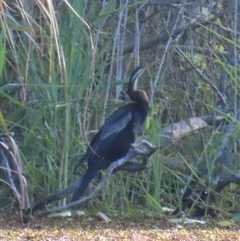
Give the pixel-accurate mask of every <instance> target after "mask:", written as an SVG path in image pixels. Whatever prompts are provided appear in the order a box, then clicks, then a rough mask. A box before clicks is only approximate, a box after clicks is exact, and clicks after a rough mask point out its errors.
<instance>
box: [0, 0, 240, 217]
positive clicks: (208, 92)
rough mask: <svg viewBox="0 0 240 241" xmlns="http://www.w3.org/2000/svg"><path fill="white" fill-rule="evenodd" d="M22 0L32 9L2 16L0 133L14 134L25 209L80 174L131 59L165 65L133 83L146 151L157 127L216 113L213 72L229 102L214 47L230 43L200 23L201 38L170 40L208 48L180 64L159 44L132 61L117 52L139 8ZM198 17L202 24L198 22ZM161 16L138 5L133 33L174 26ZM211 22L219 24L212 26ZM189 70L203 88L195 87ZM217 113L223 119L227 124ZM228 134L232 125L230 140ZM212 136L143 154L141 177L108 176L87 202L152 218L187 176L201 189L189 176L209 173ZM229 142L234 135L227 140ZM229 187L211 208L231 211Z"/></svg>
mask: <svg viewBox="0 0 240 241" xmlns="http://www.w3.org/2000/svg"><path fill="white" fill-rule="evenodd" d="M20 2H21V1H20ZM32 2H33V3H32V4H33V6H34V8H31V9H29V8H28V6H25V5H16V6H17V7H16V10H15V12H14V11H13V12H11V11H10V12H9V11H5V12H4V11H3V12H2V16H3V17H2V18H1V21H0V26H1V29H2V30H1V33H0V94H1V96H0V100H1V113H0V114H1V115H0V128H1V132H10V131H12V132H14V133H15V138H16V140H17V141H18V142H19V147H20V150H21V152H22V156H23V159H24V164H25V175H26V177H27V180H28V183H29V188H30V193H31V197H32V200H33V202H34V201H36V200H38V199H39V198H41V197H43V196H47V195H49V194H52V193H53V192H54V191H56V190H58V189H60V188H62V187H65V186H66V185H67V184H69V183H70V182H72V181H73V180H76V179H78V178H79V177H80V175H81V173H82V172H83V171H84V165H81V167H80V168H79V169H77V170H75V166H76V165H77V164H78V161H79V159H80V156H81V154H82V153H84V150H85V148H86V146H87V143H88V142H89V141H90V139H91V138H92V135H93V133H95V131H96V130H98V129H99V127H100V126H101V124H102V122H103V121H104V120H105V119H106V117H107V116H108V115H109V114H110V113H112V112H113V111H114V110H115V109H116V108H117V107H119V106H121V105H123V104H125V103H126V101H125V100H123V99H125V94H122V93H123V91H121V94H119V93H118V92H119V89H120V90H121V89H125V86H124V85H123V83H124V81H126V80H127V79H128V76H129V73H130V71H131V69H132V68H133V66H134V65H136V63H138V60H139V59H140V60H141V61H140V64H146V63H148V62H152V60H153V59H155V58H156V57H159V56H160V57H161V58H162V56H163V58H165V59H164V61H163V63H164V65H163V68H164V70H162V71H161V74H160V76H158V75H157V72H158V70H159V66H156V68H155V69H154V68H153V69H152V70H150V71H149V72H148V73H146V74H145V75H144V77H145V79H146V80H145V81H141V82H140V83H139V85H140V87H141V88H142V89H145V90H146V92H147V93H148V94H149V96H150V95H151V94H152V93H154V99H153V103H152V105H151V112H150V114H149V117H148V119H147V121H146V125H145V128H144V130H143V133H142V136H141V138H143V137H144V138H146V139H148V140H151V142H152V143H153V144H155V145H158V144H161V143H159V132H160V130H161V128H164V127H165V126H167V125H169V124H172V123H175V122H178V121H180V120H182V119H187V118H188V117H192V116H201V115H207V114H213V113H214V112H218V110H217V109H216V108H215V106H216V102H217V100H218V95H217V94H216V92H215V91H214V90H213V86H218V84H219V81H218V80H219V76H220V72H221V70H222V69H225V70H226V71H227V73H228V80H229V81H228V85H229V88H228V95H229V96H230V99H231V101H235V99H236V96H233V92H234V89H236V90H238V89H239V81H238V78H237V76H236V74H235V69H234V68H232V67H229V65H227V64H226V61H225V59H224V58H223V57H222V55H220V54H219V53H218V51H221V50H222V47H223V46H228V45H233V46H235V47H239V44H237V43H236V42H235V41H234V40H233V39H230V38H228V37H227V36H225V35H224V34H223V33H222V32H219V31H218V29H217V28H215V27H209V26H205V25H202V26H201V28H200V29H201V33H199V32H198V31H196V32H192V31H189V32H188V33H186V36H183V37H182V38H180V41H183V42H184V44H185V45H186V46H188V45H191V46H192V44H193V43H194V45H197V46H199V47H201V48H203V50H204V49H206V48H208V49H209V50H210V51H209V52H205V51H202V52H201V51H199V52H198V51H197V50H196V52H195V50H194V51H193V50H191V49H190V50H188V49H187V50H186V51H185V52H186V54H185V57H187V59H188V60H190V62H189V61H187V60H186V58H185V57H184V56H183V55H181V54H180V53H179V52H178V50H177V48H176V46H174V44H173V46H172V48H170V49H169V51H168V52H167V54H166V56H164V52H163V51H162V50H161V48H160V47H161V46H160V47H159V49H158V48H155V49H150V50H145V51H140V52H138V51H137V48H136V51H134V54H135V55H134V57H133V55H132V54H129V53H126V54H124V46H125V45H128V44H131V43H132V42H133V43H134V44H136V43H137V42H138V41H139V42H140V39H138V41H137V40H136V39H135V29H134V28H133V27H132V26H133V25H134V24H135V21H136V20H135V17H136V16H135V9H136V8H137V7H139V5H140V4H142V3H143V2H137V3H133V4H130V5H125V4H124V5H123V4H120V5H118V4H117V3H116V1H113V0H111V1H68V2H67V1H61V3H59V5H58V4H54V3H53V2H54V1H37V0H36V1H32ZM70 2H71V4H72V5H70ZM102 2H104V3H105V5H104V4H102ZM44 4H45V5H44ZM205 10H206V9H204V16H203V18H204V19H208V18H209V16H208V12H206V11H205ZM162 11H163V10H162V9H159V8H157V7H149V8H148V10H146V9H145V8H144V14H146V19H144V21H142V22H141V24H143V23H144V22H145V21H147V20H148V19H150V22H149V24H147V25H146V26H147V27H145V28H143V29H142V30H141V31H142V32H141V31H140V32H141V34H143V35H144V38H145V37H146V38H147V37H148V38H151V37H152V36H154V37H155V35H156V34H157V33H158V32H162V29H165V28H166V26H165V24H166V22H167V21H169V19H170V18H171V17H173V18H174V19H176V17H175V15H173V14H172V9H170V10H169V13H168V14H169V15H168V14H167V16H168V17H169V19H167V21H166V19H163V18H164V17H165V15H164V14H162ZM140 13H141V12H140ZM144 14H143V15H144ZM147 14H149V15H147ZM209 15H210V13H209ZM22 16H24V18H23V17H22ZM149 16H150V18H148V17H149ZM139 17H141V15H140V14H139ZM128 24H129V25H128ZM218 24H222V21H220V20H218ZM143 35H141V36H140V38H142V36H143ZM185 38H186V39H185ZM209 40H211V41H209ZM164 44H165V43H164ZM136 45H137V44H136ZM176 45H177V44H176ZM153 50H154V51H153ZM214 50H218V51H217V52H216V51H214ZM134 58H135V59H134ZM190 63H192V64H193V66H194V67H193V66H191V64H190ZM196 69H198V70H201V72H202V73H204V74H205V76H207V77H208V80H209V79H210V80H211V81H210V82H207V81H204V80H203V78H202V77H201V76H199V74H198V73H197V72H196ZM237 71H239V69H238V70H237ZM143 79H144V78H143ZM155 81H156V86H155V87H154V82H155ZM210 83H212V84H213V85H210ZM122 97H123V98H122ZM237 97H239V96H238V94H237ZM234 98H235V99H234ZM221 114H222V115H224V116H225V118H226V120H232V119H233V117H232V116H229V115H227V114H224V113H221ZM237 129H238V126H237V128H236V132H235V133H238V130H237ZM221 131H222V129H221V130H219V132H215V131H213V130H212V129H211V130H210V131H209V129H208V131H206V132H204V131H202V132H201V133H198V134H194V135H193V136H191V137H187V138H184V139H183V140H181V141H180V143H176V145H174V146H171V147H164V148H163V149H161V151H159V152H156V153H155V154H154V155H153V156H152V157H151V160H150V162H149V167H148V168H147V169H146V170H145V171H143V172H141V173H138V174H136V175H135V174H134V175H129V174H128V173H117V174H116V175H114V176H113V177H112V179H111V181H110V182H109V183H108V186H107V187H106V189H105V190H104V191H103V194H102V196H101V198H99V199H96V200H95V203H96V204H97V205H101V206H102V207H103V208H105V209H110V210H124V209H125V210H127V211H128V212H129V213H135V210H134V208H136V209H137V208H139V209H141V210H143V209H145V210H147V211H149V212H153V213H158V214H159V215H160V214H161V211H162V207H163V206H170V207H175V206H176V205H177V204H178V203H179V202H180V198H181V195H180V190H181V189H182V188H184V186H185V185H186V184H187V180H188V177H189V176H191V175H192V176H193V177H194V179H195V180H197V181H198V182H199V183H201V184H202V185H205V184H203V181H202V177H199V175H198V173H197V172H196V169H195V164H196V163H201V165H202V166H204V167H206V169H207V174H206V175H208V176H211V174H212V172H213V170H214V167H215V162H212V161H211V159H212V158H213V157H214V154H215V151H216V149H217V148H218V146H219V144H220V142H221V138H222V134H221ZM234 138H235V139H237V138H238V136H237V134H236V136H235V137H234ZM170 158H178V159H180V160H181V163H182V164H183V166H184V168H185V169H184V171H182V172H180V171H179V170H173V169H172V168H171V167H169V166H168V165H166V162H165V160H166V159H170ZM97 181H99V180H97ZM206 188H207V189H208V188H211V187H208V186H206ZM234 188H235V186H231V187H229V188H228V189H227V190H225V191H224V194H223V195H222V196H221V197H219V196H218V197H217V198H218V204H219V209H220V207H222V206H224V205H226V203H231V205H232V206H237V207H239V202H238V200H239V194H234V195H232V193H231V192H232V191H233V189H234ZM103 200H104V202H103ZM205 204H206V205H208V203H205Z"/></svg>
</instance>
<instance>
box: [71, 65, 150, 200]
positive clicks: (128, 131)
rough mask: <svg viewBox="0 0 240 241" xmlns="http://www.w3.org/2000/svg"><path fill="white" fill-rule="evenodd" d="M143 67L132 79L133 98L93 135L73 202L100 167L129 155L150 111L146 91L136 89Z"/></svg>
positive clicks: (134, 73) (106, 166)
mask: <svg viewBox="0 0 240 241" xmlns="http://www.w3.org/2000/svg"><path fill="white" fill-rule="evenodd" d="M143 72H144V68H141V67H137V68H136V69H135V70H134V71H133V73H132V75H131V77H130V80H129V85H128V92H129V97H130V99H131V100H132V101H133V102H132V103H129V104H127V105H125V106H123V107H121V108H119V109H118V110H116V111H115V112H114V113H113V114H112V115H111V116H109V118H108V119H107V120H106V122H105V123H104V124H103V126H102V127H101V129H100V130H99V131H98V133H97V134H96V135H95V136H94V137H93V139H92V141H91V142H90V145H89V147H88V149H87V151H86V153H85V154H84V156H83V158H82V159H84V160H86V161H87V164H88V169H87V171H86V173H85V174H84V175H83V177H82V180H81V184H80V186H79V188H78V189H77V190H76V191H75V192H74V194H73V198H72V202H73V201H77V200H78V199H79V198H80V196H81V195H82V194H83V192H84V190H85V188H86V187H87V185H88V183H89V182H90V181H91V180H92V179H93V178H94V177H95V176H96V175H97V173H98V171H99V170H101V169H106V168H108V167H109V166H110V164H111V163H112V162H114V161H117V160H118V159H120V158H122V157H124V156H125V155H127V153H128V151H129V149H130V147H131V144H132V143H134V142H135V137H136V134H137V132H138V130H139V128H140V127H141V126H142V124H143V123H144V121H145V119H146V117H147V114H148V109H149V106H148V98H147V95H146V93H145V92H144V91H142V90H137V81H138V77H139V76H140V75H141V74H142V73H143Z"/></svg>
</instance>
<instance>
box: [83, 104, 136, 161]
mask: <svg viewBox="0 0 240 241" xmlns="http://www.w3.org/2000/svg"><path fill="white" fill-rule="evenodd" d="M125 107H126V106H125ZM132 119H133V113H132V111H131V109H130V108H120V109H118V110H117V111H115V112H114V113H113V114H112V115H111V116H109V117H108V119H107V120H106V121H105V123H104V124H103V126H102V127H101V129H100V130H99V131H98V133H97V134H96V135H95V136H94V137H93V139H92V141H91V143H90V146H89V148H88V150H87V152H86V153H85V155H84V159H91V158H92V155H94V154H95V155H101V152H104V150H106V149H107V148H109V145H110V144H111V143H112V142H113V141H114V140H115V138H117V136H118V134H119V133H120V132H121V131H123V130H124V128H125V127H126V126H127V125H128V124H129V123H130V122H131V121H132Z"/></svg>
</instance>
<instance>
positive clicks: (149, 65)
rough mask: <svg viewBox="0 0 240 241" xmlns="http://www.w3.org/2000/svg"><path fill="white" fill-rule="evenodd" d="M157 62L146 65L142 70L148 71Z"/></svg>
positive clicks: (157, 60)
mask: <svg viewBox="0 0 240 241" xmlns="http://www.w3.org/2000/svg"><path fill="white" fill-rule="evenodd" d="M157 62H159V59H156V60H154V61H153V62H151V63H150V64H148V65H146V66H145V67H144V68H143V70H144V71H146V70H148V69H150V68H151V67H152V66H153V65H154V64H156V63H157Z"/></svg>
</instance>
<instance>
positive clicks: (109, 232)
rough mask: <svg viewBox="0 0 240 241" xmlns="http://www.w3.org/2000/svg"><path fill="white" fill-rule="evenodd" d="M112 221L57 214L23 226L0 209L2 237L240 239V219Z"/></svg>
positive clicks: (7, 240)
mask: <svg viewBox="0 0 240 241" xmlns="http://www.w3.org/2000/svg"><path fill="white" fill-rule="evenodd" d="M111 220H112V221H111V222H108V223H106V222H104V221H99V220H98V219H97V218H96V217H87V216H82V217H75V218H71V217H64V218H63V217H55V218H47V217H46V218H42V219H38V220H36V219H32V220H30V221H29V223H28V224H27V225H22V224H21V222H20V219H19V216H17V215H15V214H10V213H6V212H3V211H0V240H3V241H10V240H11V241H12V240H25V241H37V240H41V241H44V240H49V241H52V240H59V241H63V240H64V241H68V240H69V241H71V240H83V241H84V240H96V241H97V240H100V241H110V240H111V241H115V240H123V241H127V240H134V241H141V240H143V241H152V240H182V241H188V240H189V241H190V240H191V241H193V240H198V241H199V240H200V241H201V240H207V241H209V240H214V241H215V240H217V241H218V240H222V241H228V240H229V241H235V240H239V241H240V222H233V223H232V225H230V226H229V227H224V228H223V227H219V226H218V225H217V224H216V223H217V222H216V221H215V220H209V221H208V222H207V223H206V224H200V223H193V224H176V223H171V222H169V221H167V219H166V220H163V219H158V218H149V217H141V218H129V217H128V218H127V217H124V218H123V217H121V218H117V217H115V218H112V217H111Z"/></svg>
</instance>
